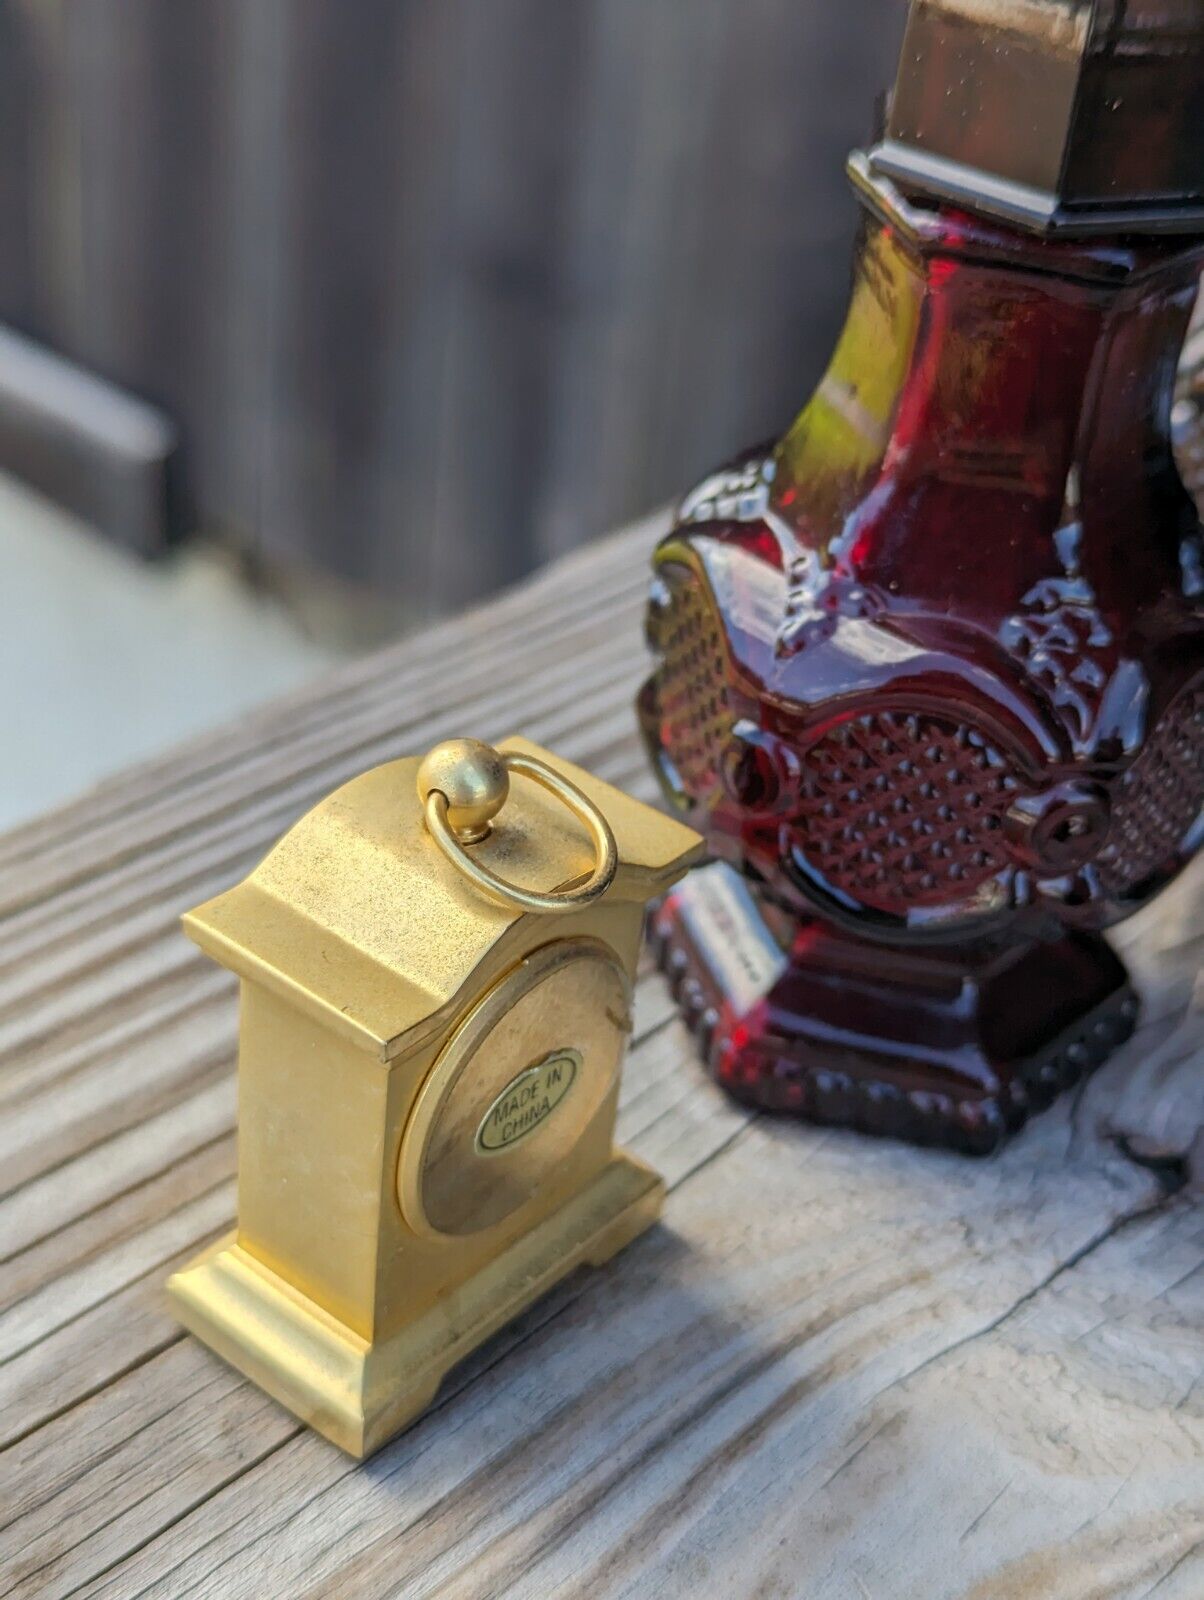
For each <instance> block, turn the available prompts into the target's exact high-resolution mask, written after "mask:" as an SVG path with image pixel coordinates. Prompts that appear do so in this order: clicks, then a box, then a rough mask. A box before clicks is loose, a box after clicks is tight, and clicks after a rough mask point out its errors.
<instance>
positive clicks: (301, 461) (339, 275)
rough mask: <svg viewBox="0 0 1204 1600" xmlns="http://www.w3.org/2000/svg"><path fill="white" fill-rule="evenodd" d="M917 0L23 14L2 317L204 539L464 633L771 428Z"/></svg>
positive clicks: (799, 381)
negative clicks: (173, 474) (550, 567)
mask: <svg viewBox="0 0 1204 1600" xmlns="http://www.w3.org/2000/svg"><path fill="white" fill-rule="evenodd" d="M903 11H904V5H903V0H6V3H5V4H4V5H3V6H2V7H0V320H4V321H7V322H9V323H11V324H12V325H14V326H15V327H16V328H18V329H20V330H22V331H24V332H26V333H28V334H31V335H33V336H34V337H36V338H38V339H40V340H43V341H45V342H46V343H47V344H49V345H50V346H52V347H53V348H54V349H56V350H58V351H61V352H63V353H65V354H66V355H68V356H70V357H72V358H74V359H75V360H77V361H79V362H80V363H82V364H83V365H85V366H86V367H88V368H89V369H91V370H92V371H95V372H97V373H99V374H101V375H103V376H105V377H107V378H109V379H111V380H113V381H115V382H117V383H119V384H121V385H123V386H125V387H127V388H129V389H131V390H132V391H134V392H135V393H136V394H138V395H141V396H143V397H145V398H148V399H150V400H152V401H155V402H157V403H158V404H160V405H161V406H162V407H163V408H164V409H165V410H166V411H167V412H168V413H169V414H170V416H171V417H172V418H173V419H174V420H175V421H176V422H177V423H178V424H179V428H180V434H181V438H182V441H183V446H182V451H181V455H180V459H179V468H180V470H179V474H178V482H179V486H180V488H181V490H182V495H181V499H180V501H179V505H180V507H181V515H182V518H183V522H184V526H185V527H187V528H191V527H196V526H200V527H203V528H205V529H206V530H207V531H210V532H213V531H217V532H218V533H220V534H221V536H223V537H225V538H227V539H229V540H232V541H234V542H235V543H237V544H239V545H241V546H242V547H244V548H246V549H247V550H249V551H252V552H255V553H257V554H258V555H260V556H262V557H263V558H264V559H265V560H267V561H268V562H280V563H285V564H302V565H309V566H314V567H317V568H319V569H323V570H328V571H333V572H337V573H340V574H343V575H345V576H348V577H351V578H353V579H356V580H360V581H363V582H366V583H369V584H371V585H373V586H374V587H376V588H378V589H381V590H386V591H392V592H402V593H404V594H405V595H406V596H408V597H409V599H410V600H411V602H414V603H417V604H420V605H423V606H430V607H431V608H432V609H433V608H445V607H448V606H452V605H456V604H459V603H462V602H463V601H465V600H467V599H469V598H471V597H472V596H474V595H477V594H480V593H483V592H486V591H488V590H489V589H491V588H493V587H495V586H496V585H497V584H499V583H501V582H503V581H506V580H508V579H511V578H513V577H515V576H517V575H519V574H521V573H522V572H524V571H526V570H528V569H530V568H531V567H533V566H534V565H536V564H538V563H539V562H540V561H541V560H543V559H545V558H546V557H548V556H549V555H552V554H554V553H556V552H558V551H561V550H564V549H567V548H569V547H571V546H573V545H576V544H578V543H580V542H581V541H583V540H585V539H588V538H590V537H592V536H594V535H596V534H598V533H600V532H602V531H604V530H605V529H607V528H608V527H611V526H614V525H615V524H617V523H619V522H621V521H623V520H624V519H625V518H628V517H630V516H632V515H634V514H636V513H638V512H639V511H641V510H643V509H645V508H647V507H649V506H650V505H653V504H655V503H657V502H658V501H660V500H662V499H664V498H665V497H667V496H668V495H670V494H671V493H672V492H673V491H674V490H676V489H678V488H681V487H682V486H684V485H685V484H687V483H688V482H689V480H690V479H691V478H692V477H693V476H694V475H696V474H698V473H699V472H700V471H702V470H704V469H705V468H706V467H708V466H709V465H711V464H713V463H715V462H716V461H717V460H719V459H721V458H722V457H724V456H725V455H726V454H727V453H729V452H730V451H731V450H732V449H733V448H734V447H736V446H739V445H741V444H743V443H747V442H751V441H754V440H756V439H758V438H760V437H763V436H765V435H767V434H769V433H772V432H774V431H775V430H777V429H779V428H780V427H781V426H782V425H783V424H784V423H785V422H786V421H787V420H788V419H789V417H790V416H791V415H792V413H793V412H794V410H796V409H797V407H798V406H799V404H800V403H801V402H802V400H803V399H804V398H805V395H806V392H807V390H808V388H809V386H810V385H811V383H812V382H813V381H814V378H815V376H816V373H817V371H818V369H819V367H820V366H821V365H822V362H823V360H824V359H825V357H826V354H827V351H828V348H829V346H830V343H831V340H832V338H833V336H834V333H835V331H836V329H837V327H838V324H839V320H840V316H841V312H842V309H843V304H844V296H845V291H846V286H847V282H848V252H849V248H850V243H851V239H852V233H853V228H854V223H855V216H856V211H855V206H854V203H853V201H852V198H851V194H850V192H849V190H848V188H847V185H846V182H845V179H844V176H843V162H844V156H845V153H846V150H847V149H848V147H849V146H850V145H852V144H855V143H858V142H860V141H861V140H863V139H864V137H865V136H866V134H867V133H868V131H869V128H870V124H871V120H872V113H873V104H874V100H875V96H876V94H877V93H878V91H879V90H880V89H882V88H883V87H884V86H885V85H886V83H887V82H888V81H889V79H890V77H891V76H892V75H893V67H894V61H895V56H896V52H897V49H898V41H899V37H900V35H901V31H902V22H903Z"/></svg>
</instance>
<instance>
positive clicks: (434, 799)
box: [418, 739, 619, 913]
mask: <svg viewBox="0 0 1204 1600" xmlns="http://www.w3.org/2000/svg"><path fill="white" fill-rule="evenodd" d="M511 773H516V774H517V775H518V776H519V777H522V778H529V779H530V780H531V781H532V782H533V783H536V784H538V785H539V787H540V788H541V789H545V790H547V792H548V793H549V794H551V795H553V796H555V798H556V799H557V800H559V801H560V803H561V804H562V805H563V806H565V807H566V808H567V809H568V810H569V811H571V812H572V814H573V815H574V816H575V817H576V818H577V820H578V822H580V823H582V824H584V826H585V828H586V830H587V832H588V833H589V836H590V840H591V842H592V844H593V847H594V867H593V871H592V872H591V873H590V874H589V876H588V878H586V880H585V882H584V883H581V884H579V885H578V886H577V887H576V888H574V889H562V890H558V891H555V892H553V893H551V894H541V893H539V892H538V891H537V890H535V889H523V888H520V887H519V886H518V884H515V883H507V882H505V881H504V880H503V879H501V878H499V877H497V875H496V874H495V873H493V872H491V871H490V870H489V868H488V867H487V866H486V865H485V864H484V862H482V861H477V860H474V859H473V858H472V856H470V855H469V854H468V852H467V850H466V848H465V847H466V846H468V845H474V844H480V843H481V841H482V840H483V839H487V838H488V837H489V831H490V824H491V822H492V821H493V818H494V817H496V816H497V814H498V812H499V811H500V810H501V809H502V807H503V806H504V805H505V803H506V799H507V797H508V796H509V793H510V774H511ZM418 798H419V799H420V800H421V801H422V810H423V815H424V817H425V819H426V827H427V832H428V833H429V834H430V836H431V838H432V839H433V840H434V841H435V843H436V844H437V845H438V846H439V848H440V850H442V852H443V854H444V855H445V856H446V857H447V859H448V860H449V861H450V862H451V864H452V866H454V867H455V868H456V869H457V871H459V872H461V873H463V875H464V876H465V877H466V878H467V879H468V880H469V882H470V883H472V884H474V885H475V887H476V888H478V889H479V890H480V891H481V892H482V893H483V894H486V895H488V896H489V898H490V899H491V900H495V901H497V902H498V903H499V904H501V905H504V906H506V907H508V908H509V909H510V910H515V911H533V912H540V913H547V912H551V913H556V912H572V911H579V910H580V909H581V907H582V906H587V905H590V904H592V903H593V901H595V900H597V899H598V898H599V897H600V896H601V895H604V894H605V893H606V891H607V889H609V888H610V886H611V884H612V883H613V881H614V876H615V872H616V870H617V868H618V864H619V853H618V846H617V845H616V844H615V836H614V834H613V833H612V832H611V831H610V824H609V823H608V822H607V820H606V818H605V817H604V816H603V815H602V813H601V812H600V811H599V810H598V807H597V806H596V805H595V804H594V802H593V801H592V800H591V799H589V797H588V796H587V795H585V794H583V793H582V791H581V790H580V789H579V788H578V787H577V785H576V784H575V783H570V782H569V780H568V779H567V778H566V777H565V776H564V775H563V774H562V773H559V772H557V771H556V770H555V768H554V767H550V766H549V765H548V763H547V762H546V761H540V760H539V759H538V758H537V757H535V756H532V755H522V754H520V753H519V752H517V751H513V750H512V751H509V752H508V753H507V754H505V755H503V754H502V753H501V752H500V751H498V750H495V749H494V748H493V746H492V745H488V744H483V743H482V742H481V740H480V739H447V740H445V741H444V742H443V743H442V744H437V745H436V746H435V748H434V749H433V750H432V751H430V753H429V754H428V755H426V756H425V757H424V758H423V760H422V763H421V765H420V766H419V768H418Z"/></svg>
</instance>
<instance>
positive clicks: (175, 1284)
mask: <svg viewBox="0 0 1204 1600" xmlns="http://www.w3.org/2000/svg"><path fill="white" fill-rule="evenodd" d="M664 1193H665V1191H664V1184H663V1183H662V1181H661V1179H660V1178H659V1177H658V1176H657V1174H656V1173H655V1172H653V1171H652V1170H651V1169H650V1168H649V1167H646V1166H644V1165H643V1163H642V1162H639V1161H636V1160H635V1159H634V1158H633V1157H631V1156H627V1155H624V1154H622V1153H618V1154H616V1155H615V1157H614V1159H613V1160H612V1161H611V1162H610V1163H609V1164H608V1165H607V1166H606V1167H605V1168H603V1170H602V1171H601V1172H600V1173H599V1174H598V1176H597V1177H596V1178H595V1179H594V1181H593V1182H592V1183H591V1184H590V1185H589V1186H588V1187H587V1188H585V1189H583V1190H582V1191H581V1193H580V1194H578V1195H576V1196H575V1197H574V1198H573V1199H572V1200H570V1201H568V1202H567V1204H565V1205H564V1206H563V1207H562V1208H561V1209H560V1210H558V1211H557V1212H555V1213H554V1214H553V1215H552V1216H550V1217H548V1218H547V1219H546V1220H545V1221H543V1222H542V1223H540V1224H539V1225H538V1226H537V1227H535V1228H533V1229H532V1230H531V1232H530V1233H527V1234H524V1235H523V1236H522V1238H520V1239H517V1240H516V1241H515V1242H514V1243H513V1244H512V1245H510V1246H509V1248H508V1249H506V1250H504V1251H503V1252H502V1253H501V1254H500V1255H498V1256H497V1257H495V1258H494V1260H492V1261H490V1262H489V1263H488V1265H487V1266H485V1267H483V1268H482V1269H481V1270H480V1271H479V1272H478V1273H476V1274H475V1275H474V1276H473V1277H472V1278H470V1279H468V1281H467V1282H465V1283H463V1284H461V1285H459V1286H458V1287H457V1289H456V1290H455V1292H454V1293H452V1294H449V1295H448V1296H446V1297H445V1298H444V1299H443V1300H441V1301H440V1302H439V1303H438V1304H437V1305H435V1306H433V1307H431V1308H430V1309H429V1310H427V1311H425V1312H424V1313H423V1314H422V1315H421V1316H419V1317H417V1318H416V1319H415V1320H414V1321H413V1322H412V1323H409V1324H408V1325H407V1326H405V1327H402V1328H399V1329H398V1330H397V1331H396V1332H395V1333H393V1334H392V1335H391V1336H390V1337H389V1338H388V1339H385V1340H382V1341H378V1342H376V1343H369V1342H368V1341H367V1340H366V1339H361V1338H359V1337H358V1336H357V1335H356V1334H354V1333H352V1332H351V1330H350V1329H349V1328H346V1327H344V1326H343V1325H342V1324H341V1323H340V1322H338V1321H337V1320H336V1319H335V1318H334V1317H332V1316H330V1315H329V1314H328V1313H327V1312H325V1311H323V1310H322V1309H321V1308H320V1307H319V1306H316V1305H315V1304H314V1303H313V1302H312V1301H310V1300H307V1299H306V1298H305V1296H304V1295H302V1294H300V1293H299V1292H298V1291H297V1290H295V1289H294V1288H292V1287H291V1285H289V1284H288V1283H286V1282H285V1281H284V1279H282V1278H280V1277H278V1276H277V1275H276V1274H275V1273H274V1272H272V1271H270V1270H269V1269H268V1268H267V1267H265V1266H263V1265H262V1264H261V1263H260V1262H258V1261H257V1260H256V1259H255V1258H254V1257H253V1256H251V1255H250V1254H248V1253H247V1252H246V1251H245V1250H243V1249H242V1248H241V1247H240V1246H239V1245H238V1243H237V1242H236V1238H235V1236H234V1235H231V1236H230V1237H229V1238H227V1239H224V1240H221V1241H220V1242H219V1243H218V1244H216V1245H214V1246H212V1247H211V1248H210V1249H209V1250H207V1251H206V1252H205V1253H204V1254H203V1255H201V1256H198V1257H197V1259H196V1260H195V1261H194V1262H192V1263H191V1264H190V1265H189V1266H187V1267H185V1268H184V1270H183V1271H182V1272H177V1273H176V1274H175V1275H174V1276H173V1277H172V1278H170V1279H169V1280H168V1285H167V1293H168V1297H169V1299H170V1300H171V1305H172V1310H173V1311H174V1312H175V1315H176V1316H177V1317H178V1319H179V1320H180V1321H181V1322H182V1323H183V1324H184V1326H185V1327H186V1328H188V1329H189V1330H190V1331H191V1332H193V1333H195V1334H196V1335H197V1337H198V1338H200V1339H203V1340H204V1341H205V1343H206V1344H207V1345H209V1346H210V1348H211V1349H213V1350H215V1351H216V1352H217V1354H218V1355H219V1356H221V1357H222V1358H223V1359H224V1360H226V1361H228V1362H230V1364H231V1365H232V1366H234V1367H237V1369H238V1370H239V1371H240V1372H242V1373H244V1374H245V1375H246V1376H247V1377H248V1378H250V1379H252V1381H253V1382H255V1383H257V1384H258V1385H259V1386H260V1388H261V1389H264V1390H266V1392H267V1393H268V1394H270V1395H271V1396H272V1397H273V1398H274V1399H276V1400H279V1401H280V1402H281V1404H283V1405H285V1406H287V1407H288V1408H289V1410H290V1411H292V1412H294V1413H295V1414H296V1415H297V1416H298V1417H300V1418H301V1419H302V1420H303V1421H304V1422H306V1423H308V1424H309V1426H310V1427H311V1428H316V1429H317V1431H318V1432H319V1433H322V1434H325V1436H326V1437H327V1438H328V1439H330V1440H332V1441H333V1442H334V1443H335V1444H337V1445H338V1446H340V1448H341V1449H343V1450H346V1451H348V1452H349V1453H350V1454H351V1455H353V1456H357V1457H359V1458H361V1459H362V1458H363V1457H365V1456H368V1455H371V1454H372V1452H373V1451H374V1450H378V1449H379V1448H380V1446H381V1445H382V1444H384V1443H385V1441H386V1440H388V1439H389V1438H391V1437H392V1436H393V1435H394V1434H395V1433H398V1432H400V1431H401V1429H403V1428H405V1427H407V1426H408V1425H409V1424H410V1423H412V1422H414V1421H416V1420H417V1418H418V1417H419V1416H420V1415H421V1414H422V1412H423V1411H425V1410H426V1408H427V1406H429V1405H430V1403H431V1401H432V1400H433V1399H434V1398H435V1395H436V1393H437V1392H438V1389H439V1385H440V1384H441V1383H442V1381H443V1379H444V1378H445V1377H446V1375H447V1374H448V1372H450V1370H451V1369H452V1368H453V1367H454V1366H455V1365H456V1364H457V1362H459V1361H462V1360H463V1359H464V1357H465V1356H466V1355H468V1354H469V1353H470V1352H471V1351H472V1350H475V1349H476V1347H477V1346H478V1345H479V1344H482V1343H483V1342H484V1341H485V1340H486V1339H488V1338H489V1337H490V1335H491V1334H493V1333H496V1332H497V1330H498V1329H499V1328H501V1327H502V1326H503V1325H504V1324H505V1323H507V1322H509V1321H510V1320H511V1319H512V1318H514V1317H516V1316H518V1314H519V1313H520V1312H522V1311H525V1310H526V1308H527V1307H528V1306H529V1305H531V1304H533V1303H534V1301H536V1300H538V1299H539V1297H540V1296H541V1295H543V1294H545V1293H546V1292H547V1291H548V1290H549V1289H550V1288H552V1286H553V1285H554V1284H556V1283H558V1282H559V1281H560V1279H561V1278H564V1277H566V1276H567V1275H568V1274H569V1273H570V1272H572V1271H573V1270H574V1268H576V1267H579V1266H586V1265H588V1266H601V1265H602V1264H603V1262H605V1261H608V1260H609V1259H610V1257H611V1256H613V1255H615V1254H616V1253H617V1252H618V1251H619V1250H621V1249H622V1248H623V1246H624V1245H625V1244H628V1243H630V1241H631V1240H632V1239H634V1238H636V1236H637V1235H638V1234H640V1233H642V1232H643V1231H644V1229H645V1228H647V1227H649V1226H650V1225H651V1224H652V1223H653V1222H655V1220H656V1218H657V1216H658V1215H659V1214H660V1210H661V1206H662V1204H663V1202H664Z"/></svg>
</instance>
